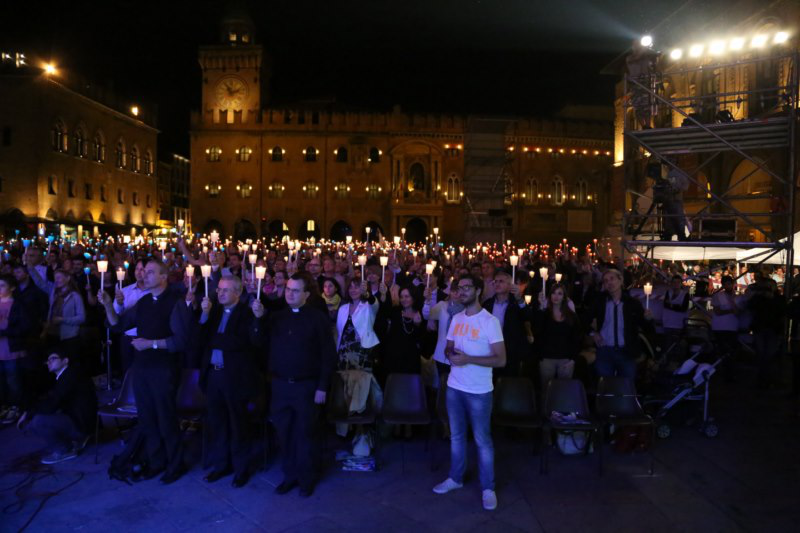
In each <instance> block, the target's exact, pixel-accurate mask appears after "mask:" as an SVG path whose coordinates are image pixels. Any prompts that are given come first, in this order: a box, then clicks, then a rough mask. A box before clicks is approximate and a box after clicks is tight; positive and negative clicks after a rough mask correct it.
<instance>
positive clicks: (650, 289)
mask: <svg viewBox="0 0 800 533" xmlns="http://www.w3.org/2000/svg"><path fill="white" fill-rule="evenodd" d="M651 294H653V285H652V284H651V283H645V284H644V296H645V298H646V300H645V309H650V295H651Z"/></svg>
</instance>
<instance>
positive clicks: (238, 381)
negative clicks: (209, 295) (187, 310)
mask: <svg viewBox="0 0 800 533" xmlns="http://www.w3.org/2000/svg"><path fill="white" fill-rule="evenodd" d="M223 311H224V307H223V306H222V305H219V304H217V305H215V306H214V307H212V308H211V314H210V315H209V317H208V320H207V321H206V323H205V324H201V325H199V335H198V340H199V342H200V346H201V347H202V353H201V356H200V387H201V388H202V390H204V391H205V390H206V386H207V385H208V373H209V372H214V370H212V369H211V352H212V351H213V350H215V349H218V350H222V358H223V362H224V365H225V372H226V374H227V376H229V378H230V380H231V384H232V385H233V386H234V387H235V388H236V390H237V391H239V392H241V393H242V395H244V397H249V396H250V395H252V394H254V393H255V392H256V391H257V388H256V387H257V385H258V365H257V363H256V357H255V350H256V347H257V346H258V345H259V343H260V336H259V333H258V320H256V318H255V316H254V315H253V312H252V311H251V310H250V308H249V307H247V304H246V303H244V302H242V301H240V302H239V303H238V304H236V305H235V306H234V307H233V309H232V310H231V316H230V317H228V323H227V324H226V325H225V331H224V332H223V333H218V331H217V330H219V324H220V322H221V321H222V313H223Z"/></svg>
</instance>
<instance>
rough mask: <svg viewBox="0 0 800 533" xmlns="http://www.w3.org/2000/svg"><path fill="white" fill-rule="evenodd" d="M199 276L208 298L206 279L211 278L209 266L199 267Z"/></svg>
mask: <svg viewBox="0 0 800 533" xmlns="http://www.w3.org/2000/svg"><path fill="white" fill-rule="evenodd" d="M200 274H201V275H202V276H203V279H204V280H205V282H206V298H208V278H210V277H211V265H200Z"/></svg>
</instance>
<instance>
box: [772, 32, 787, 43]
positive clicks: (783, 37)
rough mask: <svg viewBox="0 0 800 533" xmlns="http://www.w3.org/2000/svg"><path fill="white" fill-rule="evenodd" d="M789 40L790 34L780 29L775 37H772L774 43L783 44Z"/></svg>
mask: <svg viewBox="0 0 800 533" xmlns="http://www.w3.org/2000/svg"><path fill="white" fill-rule="evenodd" d="M788 40H789V34H788V33H786V32H785V31H779V32H778V33H776V34H775V37H773V38H772V42H773V44H783V43H785V42H786V41H788Z"/></svg>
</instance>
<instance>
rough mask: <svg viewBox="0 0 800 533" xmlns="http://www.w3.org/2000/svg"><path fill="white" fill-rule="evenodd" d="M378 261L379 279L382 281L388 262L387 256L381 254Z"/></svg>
mask: <svg viewBox="0 0 800 533" xmlns="http://www.w3.org/2000/svg"><path fill="white" fill-rule="evenodd" d="M380 261H381V281H383V280H384V279H385V276H386V265H388V264H389V257H388V256H385V255H382V256H381V258H380Z"/></svg>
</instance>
